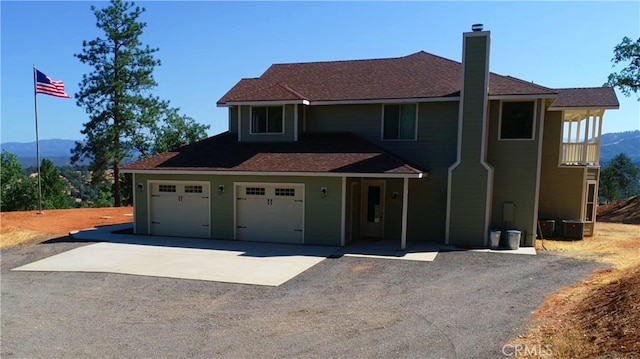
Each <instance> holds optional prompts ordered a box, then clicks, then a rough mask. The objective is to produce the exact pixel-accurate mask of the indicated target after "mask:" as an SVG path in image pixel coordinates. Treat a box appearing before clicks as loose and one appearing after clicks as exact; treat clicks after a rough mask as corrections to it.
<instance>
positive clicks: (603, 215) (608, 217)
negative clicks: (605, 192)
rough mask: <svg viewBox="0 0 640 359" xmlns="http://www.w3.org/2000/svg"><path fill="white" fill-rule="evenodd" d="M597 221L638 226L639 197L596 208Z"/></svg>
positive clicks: (639, 219)
mask: <svg viewBox="0 0 640 359" xmlns="http://www.w3.org/2000/svg"><path fill="white" fill-rule="evenodd" d="M598 221H600V222H613V223H626V224H640V196H635V197H631V198H627V199H625V200H622V201H619V202H616V203H611V204H606V205H600V206H598Z"/></svg>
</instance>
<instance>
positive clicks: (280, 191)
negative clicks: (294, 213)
mask: <svg viewBox="0 0 640 359" xmlns="http://www.w3.org/2000/svg"><path fill="white" fill-rule="evenodd" d="M276 196H283V197H295V196H296V190H295V188H276Z"/></svg>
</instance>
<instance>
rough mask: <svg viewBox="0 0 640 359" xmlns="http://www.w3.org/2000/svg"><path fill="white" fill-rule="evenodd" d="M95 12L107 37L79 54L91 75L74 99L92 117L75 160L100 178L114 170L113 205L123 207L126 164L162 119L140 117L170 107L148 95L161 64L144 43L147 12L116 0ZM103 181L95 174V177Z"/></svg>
mask: <svg viewBox="0 0 640 359" xmlns="http://www.w3.org/2000/svg"><path fill="white" fill-rule="evenodd" d="M91 10H92V11H93V12H94V14H95V16H96V19H97V24H96V26H97V27H98V28H99V29H100V30H102V31H104V38H102V37H98V38H96V39H95V40H91V41H88V42H87V41H84V42H83V43H82V47H83V49H82V53H81V54H76V55H75V56H76V57H77V58H78V59H79V60H80V61H81V62H82V63H84V64H87V65H89V66H91V67H92V68H93V71H92V72H91V73H90V74H88V75H87V74H85V75H84V76H83V77H82V82H81V83H80V90H79V92H78V93H77V94H76V96H75V97H76V100H77V104H78V106H80V107H83V108H84V109H85V111H86V112H87V114H88V115H89V122H87V123H85V124H84V129H83V130H82V131H81V133H82V134H83V135H85V136H86V139H85V142H84V143H81V142H78V143H76V147H75V148H74V150H73V151H72V153H73V156H72V161H73V162H77V161H79V160H80V159H82V158H88V159H90V161H91V162H90V170H91V171H93V172H94V173H96V174H101V173H104V171H105V170H106V169H107V168H108V167H112V168H113V174H114V180H115V182H114V189H113V193H114V201H115V206H116V207H119V206H120V204H121V201H120V180H119V178H120V167H121V164H122V160H123V159H124V158H126V157H128V156H129V155H130V153H131V151H132V149H133V148H134V145H133V141H135V139H136V137H137V136H138V135H139V133H144V132H145V131H147V132H149V131H151V128H153V127H154V126H155V122H156V121H157V120H158V118H157V117H153V116H143V115H141V114H143V113H148V112H150V111H151V112H154V110H153V109H156V108H163V107H166V103H165V102H163V101H160V100H159V99H158V98H157V97H153V96H152V95H150V90H151V89H153V88H154V87H155V86H157V83H156V81H155V80H154V78H153V69H154V68H155V67H156V66H159V65H160V61H159V60H157V59H155V58H154V54H155V53H156V52H157V51H158V49H156V48H150V47H149V46H148V45H147V46H143V45H142V43H141V42H140V36H141V35H142V33H143V29H144V28H145V26H146V24H145V23H144V22H141V21H140V20H139V18H140V16H141V15H142V13H143V12H144V9H141V8H139V7H137V6H135V4H134V3H133V2H123V1H120V0H112V1H111V3H110V5H109V6H108V7H106V8H104V9H101V10H97V9H96V8H95V7H93V6H92V7H91ZM101 177H102V176H100V175H96V179H99V178H101Z"/></svg>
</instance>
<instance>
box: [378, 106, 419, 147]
mask: <svg viewBox="0 0 640 359" xmlns="http://www.w3.org/2000/svg"><path fill="white" fill-rule="evenodd" d="M382 112H383V114H382V139H383V140H415V139H416V127H417V126H416V122H417V118H418V106H417V105H416V104H406V105H405V104H403V105H384V108H383V111H382Z"/></svg>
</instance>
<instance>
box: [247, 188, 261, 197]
mask: <svg viewBox="0 0 640 359" xmlns="http://www.w3.org/2000/svg"><path fill="white" fill-rule="evenodd" d="M245 194H246V195H247V196H264V187H247V189H246V190H245Z"/></svg>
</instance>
